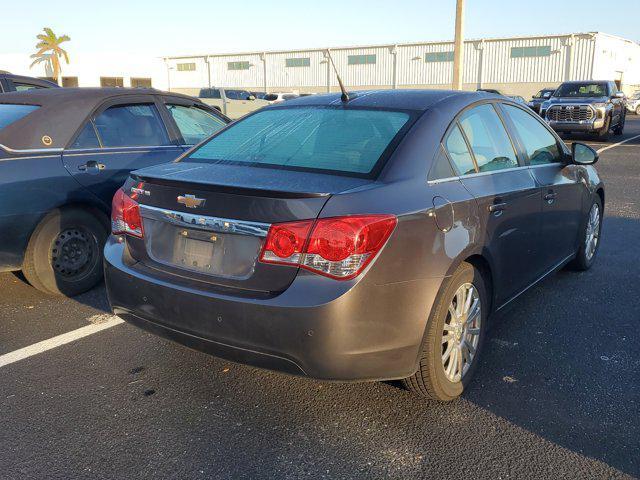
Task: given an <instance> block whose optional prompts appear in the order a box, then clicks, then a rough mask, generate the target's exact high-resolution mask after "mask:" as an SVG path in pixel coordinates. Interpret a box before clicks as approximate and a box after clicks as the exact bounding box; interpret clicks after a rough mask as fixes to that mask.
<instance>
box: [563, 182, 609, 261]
mask: <svg viewBox="0 0 640 480" xmlns="http://www.w3.org/2000/svg"><path fill="white" fill-rule="evenodd" d="M596 208H597V212H598V213H597V218H598V223H597V226H596V228H595V230H594V229H593V226H592V223H591V220H592V219H591V215H592V212H593V210H594V209H596ZM602 214H603V208H602V200H601V199H600V196H599V195H597V194H596V195H594V196H593V200H592V201H591V205H590V206H589V210H588V211H587V217H586V218H585V219H584V221H583V225H582V228H581V229H580V237H579V238H580V246H579V248H578V252H577V253H576V256H575V258H574V259H573V260H572V261H571V263H570V264H569V267H570V268H571V269H572V270H576V271H580V272H583V271H586V270H589V269H590V268H591V266H592V265H593V263H594V261H595V259H596V255H597V254H598V250H599V249H600V236H601V233H602ZM590 229H591V230H590ZM590 235H594V236H595V246H594V248H593V250H590V246H589V243H588V242H589V236H590Z"/></svg>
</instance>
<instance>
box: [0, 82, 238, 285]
mask: <svg viewBox="0 0 640 480" xmlns="http://www.w3.org/2000/svg"><path fill="white" fill-rule="evenodd" d="M228 122H229V120H228V119H227V118H226V117H225V116H224V115H222V114H220V113H219V112H218V111H216V110H214V109H212V108H211V107H209V106H207V105H205V104H203V103H202V102H200V101H198V100H197V99H194V98H191V97H187V96H184V95H178V94H173V93H164V92H159V91H156V90H147V89H122V88H117V89H76V88H69V89H57V88H56V89H42V90H31V91H27V92H14V93H7V94H4V95H2V96H1V97H0V272H1V271H17V270H22V272H23V274H24V276H25V277H26V279H27V280H28V281H29V283H31V285H33V286H34V287H35V288H37V289H39V290H42V291H44V292H46V293H51V294H63V295H76V294H78V293H81V292H84V291H86V290H88V289H90V288H91V287H93V286H94V285H95V284H96V283H98V282H99V281H100V280H101V278H102V249H103V246H104V242H105V239H106V237H107V232H108V230H109V213H110V210H111V200H112V197H113V194H114V193H115V191H116V190H117V189H118V188H119V187H120V186H121V185H122V184H123V182H124V180H125V179H126V178H127V176H128V174H129V172H130V171H131V170H135V169H139V168H143V167H148V166H151V165H155V164H159V163H165V162H169V161H172V160H174V159H175V158H176V157H178V156H179V155H180V154H182V153H183V152H184V151H185V150H187V149H189V148H190V147H191V146H192V145H194V144H196V143H199V142H200V141H201V140H204V139H205V138H207V137H209V136H210V135H211V134H212V133H214V132H216V131H217V130H219V129H221V128H223V127H224V126H225V125H226V124H227V123H228Z"/></svg>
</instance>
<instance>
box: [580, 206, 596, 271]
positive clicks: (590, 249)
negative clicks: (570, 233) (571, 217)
mask: <svg viewBox="0 0 640 480" xmlns="http://www.w3.org/2000/svg"><path fill="white" fill-rule="evenodd" d="M599 240H600V208H598V204H596V203H594V204H593V206H592V207H591V210H590V211H589V219H588V220H587V232H586V235H585V240H584V247H585V248H584V254H585V256H586V257H587V260H588V261H590V260H591V259H592V258H593V256H594V255H595V253H596V249H597V248H598V242H599Z"/></svg>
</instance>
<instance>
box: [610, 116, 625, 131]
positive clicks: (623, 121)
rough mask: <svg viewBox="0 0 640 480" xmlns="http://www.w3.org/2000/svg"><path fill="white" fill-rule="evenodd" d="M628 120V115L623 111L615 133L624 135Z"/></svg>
mask: <svg viewBox="0 0 640 480" xmlns="http://www.w3.org/2000/svg"><path fill="white" fill-rule="evenodd" d="M626 122H627V117H626V115H625V114H624V113H623V114H622V118H621V119H620V124H619V125H618V126H616V128H614V129H613V134H614V135H622V134H623V133H624V124H625V123H626Z"/></svg>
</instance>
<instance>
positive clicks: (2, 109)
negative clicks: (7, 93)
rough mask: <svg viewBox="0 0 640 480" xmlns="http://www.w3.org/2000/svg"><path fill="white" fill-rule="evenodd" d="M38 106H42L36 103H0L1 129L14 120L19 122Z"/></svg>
mask: <svg viewBox="0 0 640 480" xmlns="http://www.w3.org/2000/svg"><path fill="white" fill-rule="evenodd" d="M38 108H40V107H36V106H35V105H12V104H7V103H5V104H0V130H2V129H3V128H4V127H6V126H8V125H11V124H12V123H13V122H17V121H18V120H20V119H21V118H22V117H25V116H27V115H29V114H30V113H31V112H33V111H34V110H37V109H38Z"/></svg>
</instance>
